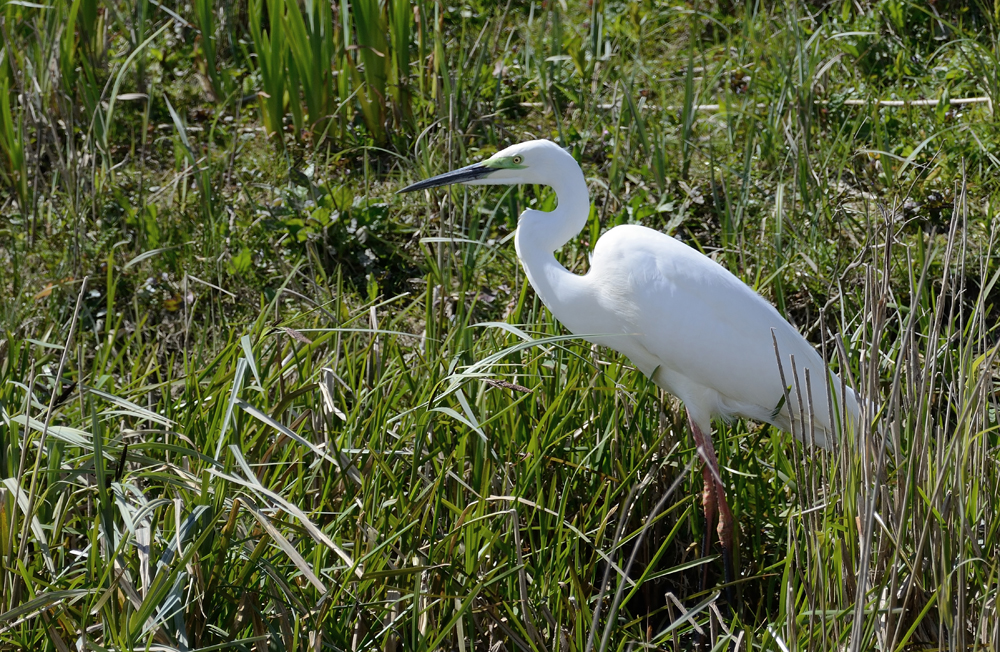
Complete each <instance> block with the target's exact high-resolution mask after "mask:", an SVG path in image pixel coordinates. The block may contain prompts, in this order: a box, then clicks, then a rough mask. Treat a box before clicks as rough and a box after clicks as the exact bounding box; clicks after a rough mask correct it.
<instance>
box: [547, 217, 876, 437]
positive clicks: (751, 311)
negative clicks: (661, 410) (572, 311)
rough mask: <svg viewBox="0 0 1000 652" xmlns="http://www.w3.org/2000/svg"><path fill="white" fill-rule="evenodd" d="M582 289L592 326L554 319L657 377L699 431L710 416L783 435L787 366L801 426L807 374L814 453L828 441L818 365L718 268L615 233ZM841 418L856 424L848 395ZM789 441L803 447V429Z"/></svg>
mask: <svg viewBox="0 0 1000 652" xmlns="http://www.w3.org/2000/svg"><path fill="white" fill-rule="evenodd" d="M584 280H585V282H586V285H587V286H589V287H588V289H589V290H590V292H587V294H589V295H590V296H591V297H592V298H593V300H594V301H596V302H597V303H598V304H599V305H597V306H591V307H590V310H587V307H585V306H581V308H583V309H584V310H582V311H581V313H589V318H588V315H587V314H578V315H572V316H568V317H569V319H564V318H563V317H562V316H560V315H556V316H557V317H559V318H560V320H562V321H564V323H567V326H568V327H569V328H570V330H572V331H574V332H581V333H582V332H588V333H595V332H601V333H605V332H606V333H609V334H610V335H609V336H608V337H601V338H591V339H594V340H595V341H599V342H600V343H601V344H605V345H607V346H610V347H611V348H614V349H616V350H618V351H621V352H622V353H624V354H625V355H627V356H628V357H629V358H630V359H631V360H632V362H633V363H634V364H636V366H637V367H639V369H640V370H642V371H643V372H644V373H646V374H653V373H654V371H655V373H656V375H655V376H654V380H656V381H657V382H658V383H659V384H661V385H662V386H663V387H664V389H666V390H667V391H669V392H671V393H672V394H675V395H676V396H678V398H680V399H681V400H683V401H684V402H685V404H686V405H687V407H688V409H689V410H691V411H692V417H693V418H695V419H696V420H698V421H702V422H704V421H706V420H708V419H710V418H711V416H712V415H721V416H723V417H732V416H745V417H749V418H753V419H757V420H760V421H766V422H769V423H772V424H774V425H775V426H777V427H779V428H782V429H784V430H789V428H790V423H789V421H790V414H794V415H795V416H796V419H795V420H796V422H798V415H799V408H798V405H799V403H798V400H797V396H796V391H795V389H794V384H793V383H794V379H793V374H792V363H791V357H794V361H795V369H796V371H797V376H798V384H799V388H800V391H801V393H802V403H803V405H802V409H803V411H802V414H803V417H807V416H808V415H809V413H810V412H809V410H810V408H809V397H808V395H807V392H806V375H805V370H806V369H809V377H810V383H811V387H812V412H813V418H812V422H813V424H814V428H815V435H814V436H815V439H816V442H817V443H818V444H819V445H821V446H825V445H827V442H826V438H827V434H828V433H831V432H832V431H833V430H834V429H833V428H832V427H831V423H830V411H831V410H830V407H829V401H828V399H827V396H828V393H827V392H828V390H827V385H826V382H825V381H824V375H825V374H826V373H827V371H826V365H825V364H824V362H823V360H822V358H821V357H820V356H819V354H818V353H817V352H816V350H815V349H814V348H813V347H812V346H811V345H810V344H809V343H808V342H807V341H806V340H805V339H804V338H803V337H802V336H801V335H800V334H799V333H798V331H796V330H795V329H794V328H793V327H792V326H791V325H790V324H789V323H788V322H787V321H785V319H784V318H782V317H781V315H780V314H778V311H777V310H775V309H774V307H773V306H771V305H770V304H769V303H768V302H766V301H765V300H764V299H763V298H761V297H760V296H759V295H758V294H757V293H755V292H754V291H753V290H751V289H750V288H749V287H748V286H747V285H746V284H744V283H743V282H741V281H740V280H739V279H737V278H736V277H735V276H733V275H732V274H731V273H729V272H728V271H727V270H726V269H725V268H723V267H722V266H721V265H719V264H717V263H716V262H714V261H712V260H711V259H710V258H707V257H705V256H703V255H702V254H700V253H699V252H697V251H695V250H694V249H691V248H690V247H688V246H687V245H685V244H683V243H681V242H679V241H678V240H676V239H674V238H672V237H670V236H667V235H664V234H662V233H660V232H658V231H654V230H652V229H647V228H645V227H641V226H619V227H616V228H614V229H612V230H611V231H609V232H608V233H606V234H605V235H604V236H603V237H602V238H601V239H600V240H599V241H598V244H597V247H596V248H595V251H594V255H593V258H592V260H591V271H590V273H588V274H587V275H586V276H585V277H584ZM587 303H589V302H587ZM598 314H600V315H613V318H614V323H613V322H612V320H609V319H608V318H606V317H604V318H601V319H599V320H598V319H595V318H594V317H595V316H596V315H598ZM570 321H573V322H577V323H576V324H570V323H569V322H570ZM583 321H589V322H590V323H591V324H594V323H596V322H597V321H600V322H603V323H601V324H600V326H602V327H603V329H605V330H600V331H595V330H594V329H593V328H588V327H586V326H585V325H583V324H581V323H580V322H583ZM574 326H575V327H574ZM581 326H583V328H581ZM772 329H773V332H774V337H775V338H776V339H777V342H778V350H779V351H780V354H781V360H782V366H783V369H784V374H785V379H786V382H787V383H788V384H789V385H792V386H793V388H792V390H791V397H790V401H789V403H790V406H789V405H784V404H782V399H783V395H784V392H783V389H782V383H781V375H780V372H779V369H778V364H777V360H776V357H775V353H774V343H773V341H772V337H771V333H772ZM829 377H830V385H831V386H832V389H833V391H834V395H835V396H836V397H837V399H836V403H835V407H834V409H833V412H834V414H838V413H839V412H840V411H841V408H840V407H839V406H840V405H842V401H841V399H840V387H841V383H840V380H839V379H838V378H837V377H836V376H835V375H833V374H830V376H829ZM779 406H780V409H779ZM789 407H791V411H790V410H789ZM847 410H848V413H849V414H850V415H851V416H852V417H853V418H854V419H855V422H856V418H857V402H856V398H855V396H854V392H853V391H851V390H849V391H848V392H847ZM807 422H808V419H807ZM796 431H797V434H799V435H800V436H805V437H806V438H808V437H809V434H808V432H805V433H803V430H802V428H800V427H797V428H796Z"/></svg>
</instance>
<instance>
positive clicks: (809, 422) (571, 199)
mask: <svg viewBox="0 0 1000 652" xmlns="http://www.w3.org/2000/svg"><path fill="white" fill-rule="evenodd" d="M454 183H461V184H466V185H514V184H539V185H546V186H550V187H552V189H553V190H555V193H556V197H557V199H558V206H557V207H556V209H555V210H553V211H551V212H543V211H537V210H530V209H529V210H526V211H524V212H523V213H522V214H521V217H520V219H519V221H518V227H517V233H516V235H515V237H514V244H515V247H516V249H517V255H518V258H520V260H521V264H522V265H523V266H524V271H525V274H526V275H527V277H528V281H529V282H530V283H531V286H532V287H533V288H534V289H535V292H537V293H538V296H539V297H540V298H541V300H542V302H543V303H544V304H545V305H546V306H548V308H549V310H550V311H551V312H552V314H553V315H554V316H555V317H556V319H558V320H559V321H561V322H562V323H563V325H565V326H566V328H568V329H569V330H570V331H571V332H572V333H574V334H577V335H579V336H581V337H582V338H584V339H586V340H589V341H591V342H595V343H597V344H601V345H604V346H607V347H609V348H611V349H614V350H616V351H618V352H620V353H622V354H624V355H626V356H627V357H628V358H629V359H630V360H631V361H632V363H633V364H634V365H635V366H636V367H637V368H638V369H639V371H641V372H642V373H643V374H645V375H646V376H647V377H649V378H650V379H652V380H653V382H655V383H656V384H657V385H658V386H660V387H662V388H663V389H664V390H666V391H667V392H669V393H671V394H673V395H674V396H676V397H678V398H679V399H680V400H681V401H683V403H684V405H685V407H686V409H687V415H688V422H689V424H690V427H691V433H692V435H693V438H694V441H695V445H696V447H697V452H698V455H699V456H700V457H701V458H702V460H703V461H704V463H705V466H704V468H703V473H702V475H703V479H704V483H705V488H704V493H703V507H704V510H705V518H706V521H707V525H706V553H707V548H708V544H709V539H710V537H709V536H708V535H707V532H710V531H711V529H712V524H713V521H714V519H715V517H716V514H718V517H719V523H718V535H719V541H720V543H721V545H722V549H723V560H724V564H725V571H726V582H727V584H728V583H730V582H732V581H733V580H734V573H733V566H732V551H733V548H732V546H733V542H732V527H733V522H732V518H733V517H732V512H731V511H730V509H729V504H728V503H727V501H726V493H725V490H724V488H723V484H722V478H721V476H720V474H719V463H718V460H717V459H716V455H715V448H714V446H713V445H712V439H711V436H710V435H711V427H712V418H713V417H721V418H723V419H730V418H733V417H747V418H750V419H754V420H757V421H763V422H766V423H770V424H772V425H774V426H776V427H778V428H780V429H782V430H786V431H789V430H791V431H793V432H795V433H796V434H797V435H798V436H799V437H800V438H804V439H806V440H810V439H811V440H814V441H815V443H816V444H818V445H819V446H822V447H824V448H826V447H828V446H829V444H830V441H831V440H832V438H833V437H834V436H835V435H836V433H838V432H840V431H841V428H840V427H839V424H838V423H837V419H838V417H837V416H834V415H839V414H842V413H843V414H846V415H847V416H848V418H849V419H850V421H851V422H852V423H853V424H854V425H856V424H857V421H858V401H857V397H856V396H855V393H854V391H853V390H852V389H850V388H844V386H843V384H842V383H841V381H840V379H839V378H838V377H837V376H836V375H835V374H832V373H830V372H829V371H828V370H827V367H826V365H825V363H824V362H823V359H822V358H821V357H820V355H819V354H817V352H816V350H815V349H814V348H813V347H812V346H811V345H810V344H809V343H808V342H807V341H806V340H805V338H803V337H802V335H800V334H799V333H798V331H796V330H795V328H793V327H792V325H791V324H789V323H788V322H787V321H785V319H784V318H782V316H781V315H780V314H779V313H778V311H777V310H775V309H774V307H773V306H772V305H771V304H769V303H768V302H767V301H765V300H764V299H763V298H761V296H760V295H758V294H757V293H756V292H754V291H753V290H752V289H750V288H749V287H748V286H747V285H746V284H744V283H743V282H742V281H740V280H739V279H738V278H736V277H735V276H733V275H732V274H731V273H730V272H729V271H727V270H726V269H725V268H724V267H722V266H721V265H719V264H718V263H716V262H715V261H713V260H712V259H710V258H708V257H707V256H704V255H703V254H701V253H700V252H698V251H695V250H694V249H692V248H691V247H688V246H687V245H685V244H683V243H681V242H680V241H678V240H676V239H675V238H673V237H671V236H668V235H665V234H663V233H660V232H658V231H654V230H653V229H649V228H646V227H643V226H637V225H622V226H616V227H615V228H613V229H611V230H610V231H608V232H607V233H605V234H604V236H603V237H601V238H600V240H598V242H597V244H596V246H595V247H594V253H593V255H592V256H591V259H590V271H589V272H587V273H586V274H584V275H582V276H580V275H577V274H573V273H572V272H570V271H569V270H567V269H566V268H565V267H563V266H562V265H561V264H560V263H559V262H558V261H557V260H556V258H555V256H554V252H555V251H557V250H558V249H560V248H561V247H562V246H563V245H565V244H566V243H567V242H569V240H570V239H571V238H573V237H574V236H575V235H577V234H578V233H579V232H580V230H581V229H583V227H584V225H585V224H586V223H587V218H588V216H589V214H590V194H589V192H588V190H587V183H586V180H585V179H584V176H583V171H582V170H581V169H580V166H579V165H578V164H577V162H576V161H575V160H574V159H573V157H572V156H571V155H570V154H569V153H568V152H566V151H565V150H564V149H562V148H561V147H559V146H558V145H556V144H555V143H553V142H551V141H548V140H533V141H529V142H525V143H520V144H517V145H513V146H511V147H508V148H506V149H504V150H503V151H500V152H497V153H496V154H495V155H493V156H491V157H490V158H488V159H486V160H485V161H482V162H480V163H475V164H473V165H469V166H466V167H463V168H460V169H458V170H454V171H452V172H448V173H445V174H442V175H439V176H436V177H433V178H430V179H427V180H425V181H421V182H419V183H415V184H413V185H411V186H408V187H406V188H404V189H403V190H401V191H400V192H411V191H414V190H422V189H425V188H433V187H436V186H443V185H448V184H454ZM775 343H776V344H777V349H778V352H779V354H780V357H781V359H782V360H783V362H782V365H781V367H780V368H779V365H778V358H777V357H776V355H775ZM782 371H783V373H784V380H785V382H786V383H787V385H785V386H783V383H782ZM807 378H808V379H809V382H807ZM789 388H791V392H790V399H789V400H788V401H785V400H784V399H785V395H786V390H788V389H789ZM810 390H811V396H810V395H809V394H810ZM828 397H830V398H828ZM831 398H832V401H831ZM831 416H833V422H831ZM793 426H794V428H793Z"/></svg>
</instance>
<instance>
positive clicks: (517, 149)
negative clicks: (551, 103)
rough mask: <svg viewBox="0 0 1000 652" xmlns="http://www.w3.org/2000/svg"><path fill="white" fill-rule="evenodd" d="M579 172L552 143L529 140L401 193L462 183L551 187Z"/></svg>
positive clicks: (566, 154)
mask: <svg viewBox="0 0 1000 652" xmlns="http://www.w3.org/2000/svg"><path fill="white" fill-rule="evenodd" d="M567 165H572V166H573V168H577V165H576V162H575V161H574V160H573V157H572V156H571V155H570V154H569V153H568V152H567V151H566V150H564V149H563V148H562V147H559V146H558V145H556V144H555V143H553V142H552V141H551V140H529V141H527V142H524V143H518V144H517V145H511V146H510V147H508V148H506V149H503V150H501V151H499V152H497V153H496V154H494V155H493V156H491V157H489V158H488V159H486V160H485V161H480V162H479V163H473V164H472V165H467V166H465V167H464V168H459V169H457V170H452V171H451V172H445V173H444V174H439V175H437V176H436V177H431V178H430V179H424V180H423V181H418V182H417V183H415V184H413V185H410V186H407V187H405V188H403V189H402V190H400V191H399V192H412V191H414V190H424V189H426V188H436V187H437V186H447V185H451V184H453V183H461V184H464V185H467V186H495V185H503V186H513V185H516V184H521V183H537V184H542V185H552V184H551V181H552V176H553V175H558V174H559V173H560V172H561V171H564V170H566V166H567Z"/></svg>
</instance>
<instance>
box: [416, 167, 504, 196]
mask: <svg viewBox="0 0 1000 652" xmlns="http://www.w3.org/2000/svg"><path fill="white" fill-rule="evenodd" d="M495 171H496V170H495V169H494V168H489V167H486V166H485V165H483V164H482V163H473V164H472V165H467V166H465V167H464V168H458V169H457V170H452V171H451V172H445V173H444V174H439V175H437V176H436V177H431V178H430V179H424V180H423V181H418V182H416V183H414V184H413V185H410V186H406V187H405V188H403V189H402V190H400V191H399V192H401V193H402V192H413V191H414V190H425V189H427V188H437V187H438V186H448V185H451V184H453V183H466V182H468V181H475V180H477V179H482V178H483V177H485V176H488V175H489V174H491V173H493V172H495Z"/></svg>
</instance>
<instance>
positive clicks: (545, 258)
mask: <svg viewBox="0 0 1000 652" xmlns="http://www.w3.org/2000/svg"><path fill="white" fill-rule="evenodd" d="M546 185H549V186H551V187H552V189H553V190H555V193H556V198H557V199H558V202H559V205H558V206H557V207H556V209H555V210H554V211H552V212H549V213H546V212H543V211H536V210H526V211H524V212H523V213H521V218H520V220H519V222H518V227H517V233H516V234H515V236H514V247H515V249H516V250H517V257H518V258H520V259H521V264H522V265H524V271H525V273H526V274H527V276H528V282H529V283H531V287H533V288H535V292H537V293H538V296H539V297H540V298H541V299H542V301H543V302H544V303H545V305H546V306H548V307H549V310H551V311H552V313H553V314H554V315H555V316H556V318H557V319H559V320H560V321H563V322H564V323H565V321H566V320H565V319H564V318H563V311H562V310H561V309H560V308H561V306H562V304H563V303H564V302H566V301H567V299H568V298H569V296H568V294H567V292H566V290H567V289H568V288H567V285H573V282H574V281H576V280H577V279H578V278H579V277H578V276H576V275H575V274H572V273H570V272H569V271H568V270H567V269H566V268H565V267H563V266H562V265H560V264H559V262H558V261H556V258H555V256H554V255H553V252H555V251H556V250H558V249H561V248H562V247H563V245H565V244H566V243H567V242H569V241H570V239H571V238H573V236H575V235H576V234H577V233H579V232H580V231H581V230H582V229H583V227H584V226H585V225H586V224H587V218H588V217H589V215H590V193H589V191H588V190H587V182H586V180H585V179H584V177H583V171H582V170H581V169H580V168H579V166H577V165H573V166H572V167H571V169H570V170H560V175H559V176H558V178H555V179H551V180H548V181H547V184H546ZM556 288H562V291H559V292H557V291H556Z"/></svg>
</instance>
